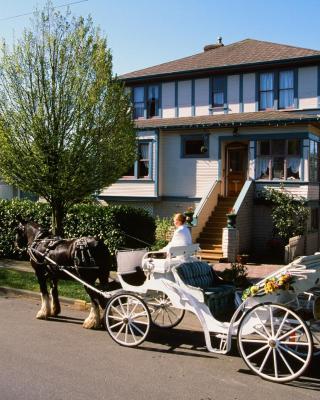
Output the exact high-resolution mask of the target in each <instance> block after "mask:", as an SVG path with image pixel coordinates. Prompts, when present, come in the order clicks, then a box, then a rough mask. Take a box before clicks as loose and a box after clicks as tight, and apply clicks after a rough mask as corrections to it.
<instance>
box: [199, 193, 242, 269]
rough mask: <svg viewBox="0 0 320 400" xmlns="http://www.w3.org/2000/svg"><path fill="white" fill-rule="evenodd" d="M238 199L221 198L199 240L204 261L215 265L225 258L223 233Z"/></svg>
mask: <svg viewBox="0 0 320 400" xmlns="http://www.w3.org/2000/svg"><path fill="white" fill-rule="evenodd" d="M236 199H237V198H236V197H219V200H218V204H217V206H216V207H215V208H214V210H213V211H212V213H211V215H210V217H209V219H208V221H207V223H206V225H205V226H204V228H203V230H202V231H201V233H200V235H199V237H198V239H197V243H199V244H200V248H201V252H200V253H199V255H200V256H201V259H202V260H204V261H207V262H209V263H212V264H214V263H217V262H219V261H220V260H221V259H222V258H223V252H222V232H223V228H225V227H226V226H227V217H226V214H227V213H228V212H230V210H231V209H232V207H233V205H234V203H235V201H236Z"/></svg>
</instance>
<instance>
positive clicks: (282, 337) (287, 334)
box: [278, 324, 303, 340]
mask: <svg viewBox="0 0 320 400" xmlns="http://www.w3.org/2000/svg"><path fill="white" fill-rule="evenodd" d="M302 327H303V326H302V324H300V325H298V326H297V327H296V328H293V329H291V331H289V332H286V333H284V334H283V335H282V336H280V337H279V338H278V340H282V339H284V338H285V337H287V336H290V335H291V334H292V333H294V332H296V331H297V330H298V329H300V328H302Z"/></svg>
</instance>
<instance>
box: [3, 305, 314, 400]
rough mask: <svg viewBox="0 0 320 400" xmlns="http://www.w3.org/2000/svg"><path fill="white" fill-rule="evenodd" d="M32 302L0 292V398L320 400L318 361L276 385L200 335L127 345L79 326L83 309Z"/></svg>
mask: <svg viewBox="0 0 320 400" xmlns="http://www.w3.org/2000/svg"><path fill="white" fill-rule="evenodd" d="M38 308H39V307H38V304H37V302H36V301H34V300H31V299H23V298H14V297H9V298H6V297H0V321H1V322H0V399H1V400H20V399H21V400H53V399H54V400H64V399H66V400H73V399H76V400H82V399H86V400H88V399H92V400H100V399H108V400H115V399H130V400H138V399H139V400H144V399H148V400H149V399H152V400H158V399H166V400H167V399H168V400H175V399H190V400H213V399H219V400H221V399H237V400H242V399H243V400H248V399H259V400H264V399H268V400H270V399H276V400H278V399H281V400H286V399H288V400H289V399H290V400H291V399H302V398H303V399H317V400H319V396H320V394H319V392H320V360H319V359H318V360H316V361H314V362H313V364H312V366H311V369H310V370H309V371H308V374H307V376H304V377H302V378H300V379H299V380H298V381H296V382H293V383H291V384H286V385H279V384H274V383H271V382H267V381H264V380H262V379H261V378H259V377H258V376H255V375H252V374H251V373H250V372H249V370H248V369H247V367H246V366H245V364H244V362H243V361H242V360H241V358H240V357H239V355H238V354H237V351H236V350H233V351H232V352H231V354H230V355H226V356H222V355H215V354H210V353H208V352H207V351H206V349H205V347H204V339H203V335H202V333H197V332H195V331H190V330H187V329H181V328H180V329H174V330H171V331H164V332H163V331H161V332H159V331H154V332H153V333H152V334H151V335H150V338H149V339H148V341H145V342H144V343H143V344H142V345H141V347H139V348H137V349H130V348H125V347H121V346H119V345H118V344H116V343H115V342H114V341H113V340H112V339H111V338H110V337H109V336H108V334H107V333H106V332H105V331H103V330H101V331H89V330H85V329H83V328H82V327H81V324H82V321H83V319H84V317H85V316H86V314H85V313H84V312H80V311H75V310H73V309H71V308H70V307H68V306H64V307H63V317H60V318H57V319H55V320H50V321H40V320H36V319H35V314H36V312H37V310H38ZM185 326H187V325H185Z"/></svg>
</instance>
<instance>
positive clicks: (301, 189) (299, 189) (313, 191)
mask: <svg viewBox="0 0 320 400" xmlns="http://www.w3.org/2000/svg"><path fill="white" fill-rule="evenodd" d="M280 183H282V184H283V188H284V190H285V191H286V192H287V193H290V194H291V195H293V196H299V197H304V198H305V199H307V200H318V199H319V186H318V185H317V184H309V185H300V184H299V183H295V184H293V185H292V184H287V185H286V183H285V182H278V184H276V185H275V182H272V183H271V182H266V183H263V182H261V181H256V193H260V192H262V191H263V190H264V188H265V187H274V188H277V187H279V184H280Z"/></svg>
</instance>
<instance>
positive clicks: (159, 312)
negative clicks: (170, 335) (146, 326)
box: [147, 292, 185, 328]
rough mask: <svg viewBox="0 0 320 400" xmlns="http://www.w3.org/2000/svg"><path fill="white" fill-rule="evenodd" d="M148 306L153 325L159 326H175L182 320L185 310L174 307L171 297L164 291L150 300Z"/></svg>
mask: <svg viewBox="0 0 320 400" xmlns="http://www.w3.org/2000/svg"><path fill="white" fill-rule="evenodd" d="M147 304H148V307H149V311H150V314H151V319H152V323H153V325H155V326H156V327H158V328H174V327H175V326H177V325H178V324H180V322H181V321H182V319H183V317H184V314H185V311H184V310H183V309H179V308H175V307H173V305H172V303H171V300H170V299H169V297H168V296H167V295H166V294H165V293H163V292H158V294H157V295H156V296H154V297H152V298H150V299H149V300H148V303H147Z"/></svg>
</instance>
